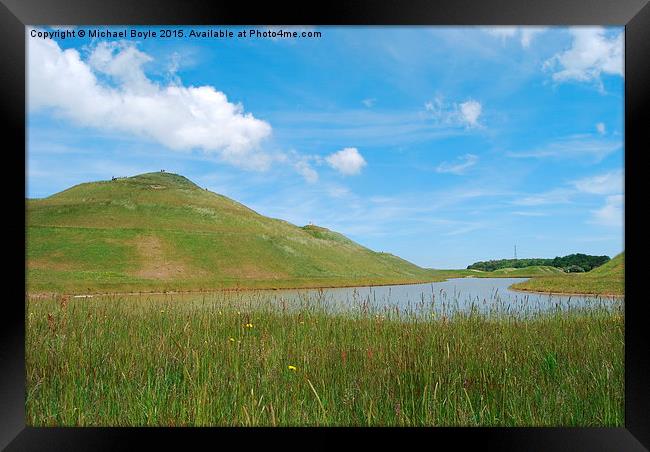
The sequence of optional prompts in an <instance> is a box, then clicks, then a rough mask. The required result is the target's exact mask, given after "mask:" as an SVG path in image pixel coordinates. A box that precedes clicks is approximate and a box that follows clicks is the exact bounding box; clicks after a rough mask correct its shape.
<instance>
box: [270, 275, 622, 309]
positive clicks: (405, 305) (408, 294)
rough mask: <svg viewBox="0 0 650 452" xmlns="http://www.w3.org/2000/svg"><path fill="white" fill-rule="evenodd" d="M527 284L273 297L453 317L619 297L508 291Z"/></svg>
mask: <svg viewBox="0 0 650 452" xmlns="http://www.w3.org/2000/svg"><path fill="white" fill-rule="evenodd" d="M527 279H528V278H452V279H448V280H446V281H442V282H434V283H426V284H406V285H393V286H375V287H354V288H330V289H322V290H319V289H311V290H279V291H273V292H275V294H274V296H275V297H277V298H281V299H284V300H286V301H287V302H289V303H290V304H294V303H305V302H306V300H314V299H318V300H320V301H323V302H324V304H326V305H327V306H329V307H331V308H332V309H333V310H336V311H338V310H349V309H372V310H379V311H385V310H397V311H399V310H401V311H409V312H414V313H421V312H423V311H424V312H427V313H430V312H431V310H433V311H434V312H435V313H436V314H440V315H453V314H454V313H458V312H472V311H473V312H479V313H482V314H491V313H494V314H498V313H504V312H505V313H522V314H526V313H531V314H532V313H540V312H547V311H556V310H567V309H581V308H592V307H604V308H614V307H619V306H621V304H622V303H623V299H622V298H620V297H618V298H617V297H607V296H593V295H592V296H589V295H559V294H541V293H534V292H520V291H515V290H511V289H509V287H510V286H511V285H513V284H515V283H519V282H523V281H526V280H527Z"/></svg>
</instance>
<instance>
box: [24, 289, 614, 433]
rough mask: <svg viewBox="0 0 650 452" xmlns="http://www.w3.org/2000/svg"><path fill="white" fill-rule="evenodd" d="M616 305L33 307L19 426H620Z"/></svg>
mask: <svg viewBox="0 0 650 452" xmlns="http://www.w3.org/2000/svg"><path fill="white" fill-rule="evenodd" d="M353 298H354V296H353ZM64 300H65V301H64ZM522 300H523V298H522ZM612 303H613V302H612ZM612 303H609V302H608V301H602V300H601V301H600V302H595V303H594V304H592V305H589V306H584V305H581V306H576V307H571V306H559V307H558V308H557V309H551V310H541V309H537V310H536V309H535V307H534V306H532V307H530V308H529V309H528V310H527V311H526V310H525V309H523V310H522V309H521V307H519V308H517V309H513V308H512V306H511V304H509V303H505V302H499V300H498V294H494V295H493V299H492V300H477V301H475V303H474V304H472V305H470V308H469V309H465V308H463V309H458V307H459V306H461V305H462V306H464V307H467V306H466V304H465V303H464V302H463V303H460V304H459V300H454V297H453V295H452V296H449V295H447V294H435V293H433V292H432V293H429V294H423V296H422V297H420V299H419V300H416V301H415V302H414V303H413V304H412V306H407V307H404V306H402V307H399V306H391V305H389V304H385V303H378V302H377V300H376V298H373V297H372V296H366V297H358V296H357V297H356V298H354V299H353V300H351V301H350V304H349V305H348V306H347V309H341V306H337V305H336V304H334V303H331V300H328V298H327V296H326V294H325V293H323V292H321V293H316V294H315V295H314V293H313V292H308V293H305V294H304V295H301V296H299V297H297V298H294V299H291V300H289V299H287V298H286V297H285V296H284V295H283V294H278V295H277V296H271V295H269V294H268V293H265V292H260V293H256V292H243V293H232V292H231V293H211V294H208V293H206V294H201V295H194V296H187V297H182V296H178V295H168V296H158V297H145V296H136V297H124V296H119V297H118V296H112V297H111V296H106V297H95V298H87V299H76V298H72V299H70V298H67V299H63V298H58V299H55V298H53V299H51V300H43V299H39V300H29V302H28V304H27V316H26V323H27V324H26V326H27V328H26V365H27V396H26V405H27V423H28V424H29V425H34V426H45V425H101V426H108V425H116V426H127V425H128V426H141V425H169V426H176V425H196V426H203V425H246V426H253V425H273V426H275V425H361V426H363V425H398V426H423V425H430V426H449V425H469V426H475V425H481V426H622V425H623V401H624V391H623V382H624V365H623V350H624V347H623V336H624V335H623V332H624V321H623V306H622V303H618V304H616V303H613V304H612ZM454 306H456V308H457V309H454Z"/></svg>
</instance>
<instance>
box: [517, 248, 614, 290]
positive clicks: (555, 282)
mask: <svg viewBox="0 0 650 452" xmlns="http://www.w3.org/2000/svg"><path fill="white" fill-rule="evenodd" d="M512 288H513V289H517V290H528V291H534V292H556V293H575V294H597V295H624V294H625V253H621V254H619V255H618V256H616V257H614V258H613V259H612V260H610V261H609V262H607V263H606V264H604V265H601V266H600V267H596V268H594V269H593V270H591V271H589V272H587V273H572V274H566V273H565V274H562V275H557V276H541V277H534V278H531V279H529V280H528V281H525V282H523V283H518V284H515V285H513V286H512Z"/></svg>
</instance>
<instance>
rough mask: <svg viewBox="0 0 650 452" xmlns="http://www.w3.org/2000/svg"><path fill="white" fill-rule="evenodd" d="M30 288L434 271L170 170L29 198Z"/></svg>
mask: <svg viewBox="0 0 650 452" xmlns="http://www.w3.org/2000/svg"><path fill="white" fill-rule="evenodd" d="M26 233H27V283H28V289H29V290H30V291H34V292H38V291H70V292H79V291H81V292H96V291H116V290H119V291H122V290H145V289H146V290H188V289H193V290H197V289H208V288H217V287H269V288H275V287H313V286H343V285H356V284H387V283H406V282H424V281H431V280H434V279H436V278H435V277H434V276H432V274H431V272H430V271H429V270H425V269H423V268H420V267H418V266H416V265H414V264H412V263H410V262H407V261H405V260H403V259H400V258H398V257H396V256H393V255H391V254H387V253H378V252H374V251H372V250H370V249H368V248H365V247H363V246H361V245H359V244H357V243H355V242H353V241H352V240H350V239H348V238H347V237H345V236H343V235H341V234H339V233H336V232H334V231H330V230H328V229H326V228H322V227H318V226H313V225H309V226H303V227H298V226H295V225H293V224H290V223H288V222H286V221H282V220H278V219H273V218H268V217H265V216H263V215H260V214H258V213H256V212H254V211H253V210H251V209H249V208H247V207H246V206H244V205H242V204H240V203H238V202H235V201H233V200H231V199H229V198H227V197H225V196H221V195H218V194H216V193H212V192H210V191H207V190H206V189H203V188H201V187H199V186H197V185H196V184H194V183H193V182H191V181H190V180H188V179H187V178H185V177H183V176H180V175H177V174H171V173H148V174H142V175H139V176H134V177H129V178H121V179H117V180H113V181H102V182H92V183H84V184H80V185H76V186H74V187H71V188H69V189H67V190H64V191H62V192H60V193H57V194H55V195H53V196H50V197H48V198H45V199H36V200H27V231H26Z"/></svg>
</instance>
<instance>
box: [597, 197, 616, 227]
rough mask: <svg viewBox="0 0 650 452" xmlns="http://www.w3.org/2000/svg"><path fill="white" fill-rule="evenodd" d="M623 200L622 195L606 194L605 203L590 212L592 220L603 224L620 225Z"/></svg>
mask: <svg viewBox="0 0 650 452" xmlns="http://www.w3.org/2000/svg"><path fill="white" fill-rule="evenodd" d="M623 202H624V199H623V195H611V196H608V197H607V198H606V199H605V205H604V206H603V207H601V208H600V209H598V210H594V211H593V212H592V213H593V222H594V223H597V224H601V225H603V226H622V225H623Z"/></svg>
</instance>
